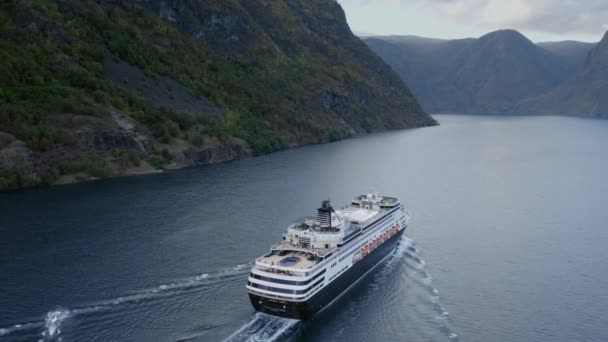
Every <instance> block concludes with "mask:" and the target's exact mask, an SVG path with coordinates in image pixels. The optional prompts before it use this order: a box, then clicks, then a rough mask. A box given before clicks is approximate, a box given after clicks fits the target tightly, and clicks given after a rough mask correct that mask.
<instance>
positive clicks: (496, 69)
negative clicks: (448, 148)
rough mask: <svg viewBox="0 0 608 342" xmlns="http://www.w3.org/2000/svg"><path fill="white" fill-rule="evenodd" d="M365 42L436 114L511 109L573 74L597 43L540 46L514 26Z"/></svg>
mask: <svg viewBox="0 0 608 342" xmlns="http://www.w3.org/2000/svg"><path fill="white" fill-rule="evenodd" d="M365 42H366V43H367V44H368V46H369V47H370V48H371V49H372V50H374V51H375V52H376V53H377V54H378V55H379V56H381V57H382V58H383V59H384V60H385V61H386V62H387V63H388V64H390V65H391V66H392V67H393V68H394V69H395V70H396V71H397V73H398V74H399V75H400V76H401V78H402V79H403V80H404V81H405V82H406V83H408V84H409V85H410V86H411V88H412V91H413V93H414V94H415V95H416V96H417V97H418V98H419V100H420V101H421V103H422V106H423V107H424V108H425V109H426V110H427V111H429V112H432V113H474V114H494V113H508V112H512V111H513V110H514V109H515V108H518V104H519V103H520V102H521V101H523V100H525V99H527V98H529V97H536V96H540V95H541V94H544V93H545V92H547V91H549V90H551V89H553V88H554V87H556V86H558V85H559V84H560V83H561V82H563V81H564V80H565V79H567V78H568V77H570V76H571V75H572V74H573V73H574V72H575V71H576V68H577V64H578V63H579V59H580V58H581V54H583V53H584V51H585V48H591V47H592V46H591V45H586V44H584V43H581V44H576V43H570V42H563V43H560V44H557V43H556V44H549V43H542V44H540V45H536V44H534V43H533V42H531V41H530V40H528V39H527V38H526V37H525V36H523V35H522V34H521V33H519V32H517V31H514V30H500V31H495V32H491V33H488V34H486V35H484V36H482V37H480V38H478V39H458V40H441V39H429V38H422V37H412V36H402V37H398V36H392V37H372V38H366V39H365Z"/></svg>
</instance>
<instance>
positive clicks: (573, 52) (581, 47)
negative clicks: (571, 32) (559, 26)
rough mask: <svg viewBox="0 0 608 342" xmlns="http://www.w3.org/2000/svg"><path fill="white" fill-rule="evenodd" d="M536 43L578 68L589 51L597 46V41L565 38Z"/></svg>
mask: <svg viewBox="0 0 608 342" xmlns="http://www.w3.org/2000/svg"><path fill="white" fill-rule="evenodd" d="M536 45H537V46H540V47H542V48H543V49H545V50H547V51H549V52H552V53H554V54H556V55H558V56H560V57H562V58H563V60H564V61H565V62H566V63H568V64H570V65H572V66H573V67H575V68H576V67H578V66H581V65H582V64H583V63H584V62H585V59H586V58H587V55H588V54H589V51H591V49H593V48H594V47H595V46H597V43H585V42H577V41H573V40H565V41H561V42H540V43H536Z"/></svg>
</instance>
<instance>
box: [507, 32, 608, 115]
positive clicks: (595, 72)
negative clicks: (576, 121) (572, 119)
mask: <svg viewBox="0 0 608 342" xmlns="http://www.w3.org/2000/svg"><path fill="white" fill-rule="evenodd" d="M607 94H608V32H607V33H606V34H605V35H604V38H603V39H602V40H601V42H600V43H599V44H598V45H597V46H596V47H594V48H593V49H592V50H591V51H590V52H589V54H588V55H587V58H586V61H585V63H584V65H583V66H582V67H581V68H580V69H579V70H578V71H577V72H576V73H575V74H574V75H573V76H572V77H570V78H569V79H568V80H566V81H565V82H563V83H562V84H560V85H559V86H558V87H556V88H555V89H553V90H551V91H550V92H548V93H546V94H543V95H541V96H538V97H536V98H532V99H528V100H525V101H523V102H522V103H521V104H520V105H519V106H518V107H517V108H516V112H518V113H528V112H533V113H537V114H551V115H556V114H560V115H580V116H602V117H608V96H607Z"/></svg>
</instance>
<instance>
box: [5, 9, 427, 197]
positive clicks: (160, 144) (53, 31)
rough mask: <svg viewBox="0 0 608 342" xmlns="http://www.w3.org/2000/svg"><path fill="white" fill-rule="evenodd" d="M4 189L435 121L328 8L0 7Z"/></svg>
mask: <svg viewBox="0 0 608 342" xmlns="http://www.w3.org/2000/svg"><path fill="white" fill-rule="evenodd" d="M0 59H1V60H2V63H1V64H0V188H17V187H24V186H30V185H36V184H41V183H61V182H71V181H75V180H80V179H89V178H91V177H105V176H112V175H120V174H134V173H140V172H149V171H152V170H155V169H164V168H177V167H183V166H189V165H197V164H207V163H213V162H218V161H224V160H231V159H238V158H242V157H246V156H249V155H252V154H260V153H268V152H271V151H274V150H278V149H283V148H287V147H290V146H298V145H302V144H308V143H319V142H327V141H332V140H337V139H342V138H344V137H347V136H349V135H352V134H357V133H365V132H371V131H377V130H384V129H395V128H407V127H419V126H426V125H433V124H436V123H435V121H434V120H433V119H432V118H430V116H428V115H427V114H425V113H424V112H423V111H422V109H421V108H420V106H419V105H418V102H417V101H416V99H415V98H414V97H413V96H412V95H411V93H410V92H409V90H408V89H407V87H406V86H405V85H404V84H403V82H402V81H401V80H400V79H399V77H398V76H397V75H396V74H395V73H394V72H393V71H392V70H391V69H390V67H388V66H387V65H386V64H384V62H382V60H381V59H380V58H378V57H377V56H375V55H374V54H373V53H372V52H371V51H370V50H369V49H368V48H367V46H366V45H365V44H364V43H362V42H361V41H360V40H359V39H358V38H356V37H355V36H353V34H352V33H351V31H350V29H349V28H348V25H347V24H346V20H345V17H344V13H343V11H342V9H341V8H340V6H339V5H338V4H337V3H336V2H335V1H333V0H312V1H307V0H297V1H291V0H290V1H287V0H240V1H237V0H222V1H220V0H216V1H212V0H210V1H202V0H194V1H185V0H184V1H180V0H177V1H173V2H172V3H171V6H169V5H167V2H165V1H160V0H149V1H134V0H133V1H111V0H99V1H92V0H89V1H87V0H63V1H59V0H56V1H51V0H14V1H8V2H2V4H1V5H0Z"/></svg>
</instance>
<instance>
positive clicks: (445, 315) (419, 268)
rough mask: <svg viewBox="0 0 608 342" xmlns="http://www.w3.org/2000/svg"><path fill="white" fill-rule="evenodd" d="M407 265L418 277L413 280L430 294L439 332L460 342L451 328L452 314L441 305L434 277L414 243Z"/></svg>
mask: <svg viewBox="0 0 608 342" xmlns="http://www.w3.org/2000/svg"><path fill="white" fill-rule="evenodd" d="M404 256H405V259H406V261H405V263H404V266H405V267H407V268H409V269H410V270H412V271H413V274H415V275H416V277H412V280H414V282H416V283H417V284H418V285H419V286H421V287H422V288H423V289H424V290H425V291H426V292H428V293H429V295H430V296H429V300H430V302H431V306H432V308H433V310H434V312H435V315H436V316H435V317H434V318H435V322H436V323H437V325H438V328H439V330H440V331H441V332H442V333H443V334H445V336H446V337H447V338H448V339H450V340H452V341H456V340H458V338H459V336H458V334H456V333H455V332H454V331H452V329H451V328H450V327H449V322H448V320H449V316H450V313H449V312H448V311H447V310H446V309H445V308H444V307H443V305H442V304H441V297H440V296H439V290H437V289H436V288H435V287H434V286H433V277H432V276H431V275H430V273H429V272H428V271H427V270H426V263H425V262H424V260H422V259H421V258H420V256H419V251H418V249H417V248H416V247H415V246H414V244H413V243H412V244H411V246H409V247H408V248H407V249H406V251H405V252H404Z"/></svg>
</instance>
